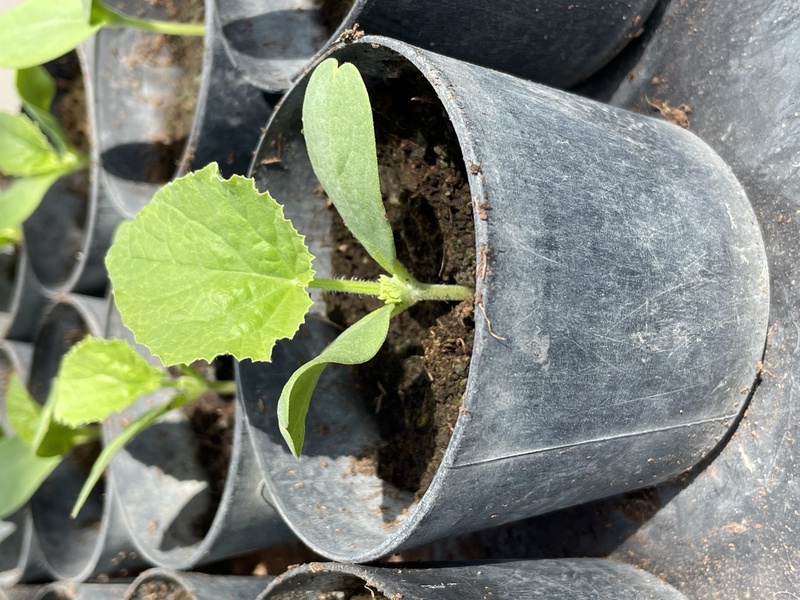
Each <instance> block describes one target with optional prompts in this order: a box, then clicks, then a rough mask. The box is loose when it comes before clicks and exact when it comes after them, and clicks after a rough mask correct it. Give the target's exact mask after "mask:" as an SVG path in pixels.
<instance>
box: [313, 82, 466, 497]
mask: <svg viewBox="0 0 800 600" xmlns="http://www.w3.org/2000/svg"><path fill="white" fill-rule="evenodd" d="M370 97H371V98H372V99H373V102H376V101H377V104H375V105H374V106H373V111H374V113H375V129H376V141H377V147H378V160H379V173H380V179H381V192H382V194H383V197H384V205H385V207H386V214H387V217H388V219H389V221H390V222H391V224H392V230H393V231H394V236H395V244H396V246H397V254H398V258H399V260H400V261H401V262H402V263H403V264H404V265H405V266H406V268H407V269H408V270H409V271H410V272H411V273H412V274H413V275H414V276H415V277H416V278H417V279H418V280H420V281H423V282H427V283H454V284H459V285H464V286H467V287H473V286H474V283H475V235H474V225H473V216H472V202H471V196H470V189H469V184H468V182H467V174H466V169H465V166H464V161H463V159H462V156H461V151H460V148H459V146H458V141H457V138H456V134H455V131H454V129H453V127H452V125H451V124H450V122H449V119H448V117H447V114H446V113H445V111H444V108H443V107H442V106H441V104H440V103H439V102H437V101H435V100H431V99H435V97H436V96H435V93H434V92H433V90H432V89H431V88H430V87H429V84H428V83H427V82H425V81H424V80H422V78H421V77H420V78H419V79H418V80H417V81H416V82H414V83H413V84H411V85H409V83H408V81H407V80H403V83H402V84H400V83H398V81H397V80H392V79H389V80H388V81H387V82H385V83H382V84H381V85H380V86H378V87H376V88H373V89H370ZM330 210H331V211H333V212H334V213H335V212H336V211H335V209H334V208H333V207H331V208H330ZM333 217H334V218H333V223H334V224H333V231H332V233H333V239H334V243H335V244H336V247H337V251H336V252H334V254H333V258H332V268H333V273H334V275H336V276H342V277H346V278H353V277H354V278H358V279H366V280H374V279H377V277H378V276H379V275H380V274H381V273H382V271H381V269H380V267H379V266H378V265H377V264H376V263H375V262H374V261H373V260H372V259H371V258H370V257H369V255H368V254H367V253H366V251H365V250H364V249H363V247H362V246H361V245H360V244H359V243H358V242H357V241H356V240H355V239H354V238H353V237H352V235H351V234H350V232H349V231H348V230H347V228H346V227H345V226H344V223H343V222H342V221H341V219H340V218H339V216H338V214H334V216H333ZM326 301H327V312H328V317H329V318H330V319H331V320H332V321H333V322H335V323H337V324H339V325H341V326H343V327H347V326H349V325H351V324H352V323H354V322H355V321H357V320H358V319H359V318H360V317H362V316H363V315H364V314H366V313H367V312H368V311H370V310H374V309H375V308H377V307H379V306H380V301H379V300H377V299H375V298H370V297H361V296H351V295H344V294H330V295H328V296H327V298H326ZM472 303H473V300H472V298H470V299H467V300H466V301H464V302H462V303H445V302H420V303H418V304H416V305H414V306H412V307H411V308H410V309H408V310H407V311H405V312H404V313H402V314H400V315H398V316H397V317H396V318H394V319H393V320H392V324H391V326H390V329H389V335H388V337H387V341H386V343H385V344H384V346H383V348H382V349H381V350H380V352H379V353H378V355H377V356H376V357H375V358H374V359H373V360H372V361H370V362H368V363H366V364H365V365H361V366H358V367H354V368H353V373H354V378H355V380H356V383H357V385H358V386H359V388H360V389H361V391H362V395H363V397H364V398H368V399H372V402H373V408H374V412H375V416H376V420H377V423H378V427H379V429H380V432H381V438H382V439H383V441H384V443H383V444H382V445H381V446H380V447H379V448H378V449H377V450H376V451H375V452H372V451H370V450H369V449H367V450H365V456H357V457H355V458H356V459H357V461H358V468H359V470H363V469H366V468H367V467H366V466H365V465H366V463H367V462H368V461H369V460H374V461H375V462H376V467H375V468H376V470H377V473H378V475H379V476H380V477H381V478H382V479H384V480H386V481H389V482H391V483H392V484H393V485H394V486H395V487H396V488H398V489H400V490H405V491H409V492H412V493H415V494H416V495H417V496H421V495H422V494H423V493H424V492H425V490H426V489H427V487H428V485H429V484H430V482H431V480H432V479H433V476H434V474H435V473H436V470H437V469H438V466H439V464H440V463H441V460H442V458H443V456H444V451H445V449H446V448H447V445H448V443H449V440H450V434H451V433H452V431H453V427H454V426H455V423H456V420H457V418H458V415H459V409H460V407H461V402H462V399H463V395H464V392H465V389H466V383H467V376H468V373H469V363H470V357H471V352H472V342H473V329H474V319H473V306H472Z"/></svg>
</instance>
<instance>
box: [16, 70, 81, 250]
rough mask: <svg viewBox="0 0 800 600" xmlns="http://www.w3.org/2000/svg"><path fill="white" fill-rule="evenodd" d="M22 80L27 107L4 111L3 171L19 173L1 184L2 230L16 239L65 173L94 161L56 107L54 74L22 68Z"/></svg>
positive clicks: (19, 77)
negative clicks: (75, 140)
mask: <svg viewBox="0 0 800 600" xmlns="http://www.w3.org/2000/svg"><path fill="white" fill-rule="evenodd" d="M16 82H17V91H18V93H19V96H20V99H21V100H22V108H23V109H24V110H25V112H24V113H17V114H12V113H7V112H0V173H3V174H4V175H6V176H9V177H13V178H14V179H13V181H12V182H11V185H9V186H8V187H7V188H6V189H3V190H0V230H3V231H7V232H8V235H7V237H8V238H11V239H14V238H16V239H19V237H20V235H21V234H20V226H21V224H22V222H23V221H25V219H27V218H28V217H29V216H30V215H31V213H33V211H34V210H36V207H37V206H39V204H40V203H41V201H42V198H44V195H45V194H46V193H47V190H49V189H50V186H52V185H53V183H55V181H56V180H57V179H58V178H59V177H63V176H64V175H67V174H69V173H72V172H74V171H78V170H80V169H83V168H85V167H86V166H87V165H88V164H89V161H88V159H87V158H86V157H85V156H84V155H83V154H82V153H81V152H80V150H78V149H77V148H75V147H74V146H73V145H72V144H70V143H69V141H68V140H67V136H66V134H65V133H64V130H63V129H62V128H61V125H60V124H59V122H58V121H57V120H56V118H55V117H54V116H53V115H52V114H51V113H50V104H51V103H52V101H53V97H54V96H55V92H56V86H55V83H54V81H53V78H52V77H50V74H49V73H48V72H47V71H46V70H45V69H44V68H43V67H40V66H35V67H30V68H27V69H22V70H20V71H17V77H16Z"/></svg>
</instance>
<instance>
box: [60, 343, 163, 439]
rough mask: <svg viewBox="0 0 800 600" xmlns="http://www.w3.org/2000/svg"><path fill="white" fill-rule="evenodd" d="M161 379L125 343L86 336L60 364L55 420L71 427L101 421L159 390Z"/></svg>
mask: <svg viewBox="0 0 800 600" xmlns="http://www.w3.org/2000/svg"><path fill="white" fill-rule="evenodd" d="M163 378H164V374H163V372H162V371H161V369H159V368H158V367H154V366H152V365H150V364H148V362H147V361H146V360H145V359H144V358H143V357H142V356H141V355H139V353H138V352H136V350H135V349H134V348H133V347H131V346H130V345H129V344H128V343H127V342H125V341H123V340H114V339H112V340H104V339H100V338H94V337H87V338H85V339H83V340H81V341H80V342H78V343H77V344H75V345H74V346H73V347H72V348H70V350H69V352H67V354H66V355H65V356H64V358H63V359H62V361H61V367H60V368H59V374H58V391H57V393H56V397H57V401H56V406H55V409H54V417H55V419H56V420H57V421H59V422H61V423H64V424H66V425H70V426H72V427H77V426H79V425H83V424H86V423H94V422H99V421H102V420H103V419H105V418H106V417H107V416H109V415H111V414H113V413H115V412H119V411H120V410H122V409H124V408H127V407H128V406H130V405H131V404H132V403H133V402H135V401H136V399H137V398H139V397H141V396H144V395H145V394H149V393H151V392H154V391H156V390H158V389H160V388H161V381H162V379H163Z"/></svg>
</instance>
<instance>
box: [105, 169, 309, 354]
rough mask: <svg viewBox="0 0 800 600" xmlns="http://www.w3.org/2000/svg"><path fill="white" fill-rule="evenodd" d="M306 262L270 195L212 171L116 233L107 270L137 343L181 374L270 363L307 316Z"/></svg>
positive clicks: (179, 183)
mask: <svg viewBox="0 0 800 600" xmlns="http://www.w3.org/2000/svg"><path fill="white" fill-rule="evenodd" d="M311 259H312V256H311V254H310V253H309V252H308V249H307V248H306V246H305V244H304V243H303V237H302V236H301V235H299V234H298V233H297V231H295V229H294V227H293V226H292V224H291V222H289V221H287V220H286V219H285V218H284V216H283V209H282V207H281V206H280V205H279V204H278V203H277V202H275V201H274V200H273V199H272V198H271V197H270V196H269V194H260V193H258V191H257V190H256V189H255V185H254V184H253V181H252V180H250V179H245V178H243V177H238V176H234V177H232V178H231V179H230V180H227V181H226V180H223V179H222V178H221V177H220V175H219V170H218V168H217V165H216V164H211V165H209V166H207V167H205V168H204V169H202V170H201V171H197V172H195V173H191V174H189V175H186V176H184V177H182V178H180V179H178V180H176V181H174V182H172V183H170V184H167V185H166V186H164V187H163V188H162V189H161V190H160V191H159V192H158V193H157V194H156V195H155V197H154V198H153V200H152V201H151V202H150V203H149V204H148V205H147V206H145V207H144V208H143V209H142V211H141V212H140V213H139V214H138V215H137V216H136V218H135V219H134V220H133V221H132V222H131V224H130V225H129V226H127V227H125V228H122V229H120V230H119V231H118V232H117V235H116V238H115V241H114V244H113V245H112V247H111V249H110V250H109V252H108V255H107V257H106V266H107V267H108V273H109V276H110V277H111V281H112V283H113V287H114V298H115V300H116V303H117V307H118V308H119V311H120V314H121V315H122V319H123V321H124V322H125V325H127V326H128V328H130V329H131V330H132V331H133V333H134V335H135V336H136V340H137V341H138V342H140V343H142V344H144V345H145V346H147V347H148V348H149V349H150V350H151V352H153V354H155V355H157V356H159V357H160V358H161V360H162V361H163V362H164V363H165V364H177V363H186V364H189V363H191V362H193V361H195V360H197V359H201V358H202V359H205V360H211V359H213V358H214V357H215V356H218V355H220V354H232V355H233V356H234V357H236V358H237V359H240V360H241V359H245V358H252V359H254V360H269V358H270V356H271V354H272V348H273V346H274V345H275V342H276V341H277V340H279V339H282V338H290V337H292V336H293V335H294V334H295V332H296V331H297V328H298V327H299V326H300V324H301V323H302V322H303V318H304V317H305V314H306V312H307V310H308V308H309V307H310V306H311V298H310V297H309V295H308V292H307V291H306V286H307V285H308V283H309V281H310V280H311V279H312V278H313V276H314V270H313V269H312V268H311Z"/></svg>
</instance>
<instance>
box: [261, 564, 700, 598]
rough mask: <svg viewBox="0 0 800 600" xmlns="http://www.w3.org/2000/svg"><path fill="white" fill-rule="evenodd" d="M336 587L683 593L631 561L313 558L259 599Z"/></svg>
mask: <svg viewBox="0 0 800 600" xmlns="http://www.w3.org/2000/svg"><path fill="white" fill-rule="evenodd" d="M331 592H350V593H360V594H361V596H359V597H364V596H367V597H369V596H375V594H378V593H380V594H383V596H385V597H386V598H403V599H404V600H473V599H474V600H485V599H486V598H498V599H499V598H504V599H505V598H509V599H511V598H530V599H533V598H542V599H547V600H584V599H585V600H589V599H592V600H594V599H596V598H614V599H619V600H625V599H627V598H630V599H631V600H633V599H636V600H644V599H645V598H646V599H648V600H668V599H669V600H682V599H685V596H684V595H683V594H680V593H679V592H677V591H676V590H675V589H674V588H672V587H670V586H668V585H667V584H665V583H664V582H663V581H661V580H659V579H658V578H656V577H654V576H653V575H650V574H649V573H647V572H645V571H640V570H638V569H636V568H633V567H631V566H629V565H624V564H621V563H617V562H613V561H610V560H602V559H571V560H542V561H513V562H495V563H489V564H471V565H468V566H467V565H464V566H455V565H442V566H439V567H438V568H425V567H421V566H419V565H417V566H404V565H399V566H398V567H393V568H387V567H384V568H381V567H363V566H360V565H347V564H336V563H311V564H308V565H304V566H302V567H299V568H296V569H292V570H291V571H288V572H286V573H285V574H283V575H281V576H280V577H278V578H277V579H276V580H275V581H274V582H273V583H272V584H270V586H269V587H268V588H267V590H266V591H265V592H264V594H262V595H261V596H259V600H290V599H291V600H312V599H313V600H316V599H317V598H323V597H327V596H324V595H323V594H325V593H331Z"/></svg>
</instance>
